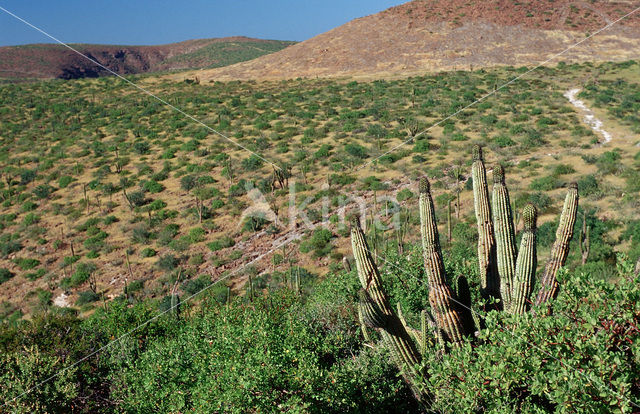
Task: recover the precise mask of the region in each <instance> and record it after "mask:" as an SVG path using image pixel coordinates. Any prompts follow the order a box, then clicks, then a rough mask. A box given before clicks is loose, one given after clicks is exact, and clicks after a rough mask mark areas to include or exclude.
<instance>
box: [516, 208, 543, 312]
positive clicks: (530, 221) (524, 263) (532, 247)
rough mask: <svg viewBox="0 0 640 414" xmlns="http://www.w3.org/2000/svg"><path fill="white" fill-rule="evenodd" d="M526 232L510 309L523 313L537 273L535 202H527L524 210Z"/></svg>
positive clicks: (519, 254)
mask: <svg viewBox="0 0 640 414" xmlns="http://www.w3.org/2000/svg"><path fill="white" fill-rule="evenodd" d="M522 219H523V221H524V232H523V233H522V241H521V242H520V250H519V252H518V260H517V262H516V273H515V277H514V280H513V292H512V302H511V306H510V307H509V311H510V312H511V313H514V314H523V313H524V312H525V311H526V309H527V305H528V303H529V302H530V300H529V298H530V296H531V291H532V289H533V280H534V278H535V274H536V265H537V256H536V227H537V220H538V212H537V211H536V208H535V206H534V205H533V204H527V205H526V206H525V207H524V210H523V211H522Z"/></svg>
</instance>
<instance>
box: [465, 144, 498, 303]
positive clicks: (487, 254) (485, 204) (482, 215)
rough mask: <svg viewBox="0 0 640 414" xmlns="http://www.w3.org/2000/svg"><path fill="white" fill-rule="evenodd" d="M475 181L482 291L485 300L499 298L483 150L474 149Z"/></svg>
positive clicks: (472, 173)
mask: <svg viewBox="0 0 640 414" xmlns="http://www.w3.org/2000/svg"><path fill="white" fill-rule="evenodd" d="M471 177H472V180H473V205H474V210H475V212H476V221H477V225H478V265H479V266H480V289H481V292H480V293H481V294H482V296H483V297H484V298H490V297H494V298H499V297H500V288H499V284H500V282H499V278H498V274H497V273H498V272H497V266H496V241H495V236H494V233H493V221H492V219H491V207H490V206H489V190H488V187H487V171H486V169H485V166H484V159H483V156H482V148H481V147H480V146H478V145H476V146H475V147H474V148H473V164H472V165H471Z"/></svg>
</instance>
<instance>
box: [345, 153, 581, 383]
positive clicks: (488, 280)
mask: <svg viewBox="0 0 640 414" xmlns="http://www.w3.org/2000/svg"><path fill="white" fill-rule="evenodd" d="M472 175H473V192H474V205H475V210H476V219H477V227H478V236H479V237H478V238H479V240H478V264H479V267H480V272H479V273H480V287H481V293H482V295H483V297H484V298H495V299H499V301H498V304H500V303H501V304H502V308H503V309H504V310H505V311H508V312H510V313H514V314H522V313H524V312H526V310H527V308H528V306H529V304H530V303H531V294H532V289H533V286H534V281H535V274H536V264H537V258H536V226H537V211H536V208H535V207H534V206H533V205H532V204H528V205H527V206H525V208H524V210H523V212H522V218H523V221H524V232H523V235H522V241H521V245H520V249H519V251H518V252H517V253H516V241H515V231H514V224H513V214H512V211H511V204H510V201H509V193H508V190H507V187H506V184H505V178H504V175H505V173H504V169H503V168H502V167H501V166H497V167H496V168H495V169H494V180H493V181H494V188H493V209H491V205H490V203H489V191H488V187H487V181H486V171H485V166H484V161H483V159H482V150H481V149H480V148H479V147H477V148H476V149H475V150H474V162H473V167H472ZM419 191H420V199H419V210H420V233H421V240H422V251H423V259H424V266H425V271H426V275H427V283H428V287H429V304H430V306H431V312H432V314H433V318H430V319H433V320H434V321H435V327H434V328H435V329H434V330H435V335H436V336H437V338H438V341H439V342H441V343H444V342H447V343H449V344H451V345H453V346H459V345H461V344H462V343H463V342H464V338H465V336H468V335H470V334H471V333H473V332H474V330H475V329H474V328H479V327H480V326H479V325H480V324H481V323H482V321H480V320H479V319H478V318H476V315H477V314H475V313H474V312H473V311H472V309H471V295H470V293H469V286H468V283H467V279H466V277H464V276H458V278H457V283H456V287H457V293H455V292H454V291H453V289H451V287H450V286H449V285H448V284H447V279H448V278H447V275H446V273H445V267H444V263H443V259H442V251H441V248H440V239H439V235H438V227H437V224H436V218H435V211H434V206H433V199H432V197H431V189H430V186H429V181H428V180H427V179H426V178H424V179H421V180H420V188H419ZM577 206H578V189H577V186H576V185H575V184H572V185H571V186H570V188H569V192H568V194H567V197H566V199H565V203H564V208H563V210H562V214H561V217H560V224H559V225H558V230H557V232H556V242H555V244H554V246H553V249H552V252H551V258H550V259H549V263H548V264H547V266H546V269H545V273H544V276H543V278H542V289H541V291H540V293H539V294H538V299H537V302H538V303H542V302H544V301H546V300H548V299H549V298H551V297H553V296H555V295H556V294H557V291H558V283H557V281H556V274H557V272H558V269H559V268H560V267H561V266H563V265H564V264H565V261H566V258H567V254H568V249H569V242H570V240H571V237H572V236H573V226H574V224H575V219H576V214H577ZM494 231H495V234H494ZM351 243H352V249H353V255H354V257H355V261H356V267H357V271H358V277H359V278H360V283H361V285H362V288H363V290H362V292H361V297H360V304H359V316H360V320H361V322H362V324H363V325H366V326H368V327H371V328H374V329H376V330H377V331H379V332H380V333H381V335H382V340H383V344H384V345H385V346H387V347H388V348H389V350H390V351H391V354H392V355H393V356H394V360H395V361H396V362H397V364H398V366H399V367H400V368H401V370H402V373H403V375H404V377H405V378H406V379H407V380H409V383H410V384H411V385H412V387H413V389H414V392H416V393H417V394H420V393H421V392H424V390H425V386H424V384H425V383H424V378H425V377H424V373H421V372H418V371H417V368H416V367H417V366H418V364H419V362H420V357H421V355H420V352H418V350H417V347H416V345H415V343H414V338H415V341H417V342H418V344H419V347H420V349H421V351H422V352H424V350H425V349H426V342H427V339H426V336H427V328H426V322H425V321H426V320H427V317H426V316H427V312H426V311H424V312H423V314H422V326H421V329H420V330H416V329H413V328H411V327H409V326H407V325H406V321H405V320H404V317H402V313H401V310H400V308H398V313H396V312H394V311H393V309H392V307H391V306H390V304H389V300H388V298H387V296H386V295H385V292H384V291H383V289H382V280H381V278H380V273H379V272H378V269H377V267H376V265H375V263H374V261H373V258H372V254H371V251H370V250H369V247H368V246H367V242H366V240H365V236H364V233H363V231H362V229H361V228H360V224H359V222H356V223H355V224H354V225H353V226H352V229H351ZM497 307H500V306H497ZM432 342H435V341H432ZM416 381H417V382H416Z"/></svg>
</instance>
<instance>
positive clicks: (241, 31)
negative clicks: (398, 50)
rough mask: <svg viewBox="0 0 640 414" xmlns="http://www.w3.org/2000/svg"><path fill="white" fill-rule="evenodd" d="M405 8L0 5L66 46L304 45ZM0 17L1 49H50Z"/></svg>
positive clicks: (348, 3) (378, 2) (85, 2)
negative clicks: (241, 40) (212, 41)
mask: <svg viewBox="0 0 640 414" xmlns="http://www.w3.org/2000/svg"><path fill="white" fill-rule="evenodd" d="M404 2H405V1H403V0H342V1H340V0H322V1H320V0H275V1H268V0H227V1H211V0H210V1H206V0H187V1H167V0H153V1H151V0H144V1H136V0H129V1H125V0H110V1H105V0H61V1H51V0H46V1H45V0H0V6H2V7H3V8H5V9H7V10H9V11H11V12H12V13H14V14H16V15H18V16H20V17H21V18H23V19H24V20H26V21H28V22H30V23H31V24H33V25H35V26H38V27H40V28H41V29H43V30H44V31H46V32H48V33H50V34H51V35H52V36H54V37H57V38H58V39H60V40H62V41H63V42H67V43H105V44H127V45H141V44H162V43H172V42H177V41H181V40H187V39H195V38H207V37H225V36H236V35H238V36H240V35H242V36H249V37H258V38H264V39H278V40H305V39H308V38H310V37H313V36H315V35H317V34H320V33H322V32H326V31H327V30H330V29H332V28H334V27H336V26H339V25H341V24H344V23H346V22H348V21H349V20H352V19H354V18H356V17H362V16H366V15H369V14H373V13H377V12H379V11H381V10H384V9H386V8H388V7H391V6H394V5H398V4H401V3H404ZM51 42H52V41H51V40H50V39H48V38H46V37H45V36H44V35H43V34H41V33H38V32H37V31H35V30H34V29H32V28H30V27H28V26H27V25H25V24H24V23H22V22H19V21H18V20H16V19H14V18H13V17H11V16H9V15H8V14H6V13H5V12H3V11H2V10H0V46H6V45H17V44H26V43H51Z"/></svg>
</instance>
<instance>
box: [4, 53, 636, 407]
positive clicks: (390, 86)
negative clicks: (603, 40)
mask: <svg viewBox="0 0 640 414" xmlns="http://www.w3.org/2000/svg"><path fill="white" fill-rule="evenodd" d="M527 70H528V69H527V68H526V67H518V68H515V67H502V68H493V69H478V70H474V71H453V72H441V73H436V74H424V75H422V76H416V77H410V78H406V79H379V80H373V81H366V82H365V81H354V80H352V79H295V80H288V81H261V82H259V81H246V82H244V81H243V82H239V81H231V82H202V81H200V82H196V81H195V79H192V78H188V79H186V80H185V81H181V82H175V81H173V80H170V79H167V78H163V77H156V76H135V77H132V78H131V79H132V80H133V81H135V82H136V83H138V84H140V85H143V86H144V87H145V88H147V89H148V90H150V91H152V92H153V93H154V94H156V95H158V96H160V97H162V98H163V99H165V100H166V101H167V102H169V103H170V104H172V105H175V106H177V107H179V108H181V109H182V110H184V111H185V112H187V113H189V114H191V115H193V116H194V117H196V118H197V119H199V120H201V121H203V122H204V123H205V124H207V125H209V126H211V127H212V128H214V129H215V130H216V131H218V132H219V133H220V134H222V135H224V136H225V137H226V138H225V137H221V136H220V134H216V133H213V132H212V131H210V130H209V129H207V128H205V127H203V126H202V125H198V124H197V123H194V122H191V121H189V120H188V119H187V118H185V117H184V116H183V115H181V114H180V113H177V112H175V111H173V110H172V109H171V108H170V107H168V106H166V105H163V104H161V103H160V102H158V101H156V100H154V99H152V98H151V97H147V96H144V95H141V94H139V93H136V92H135V90H133V89H132V88H131V87H130V86H129V85H128V84H127V83H125V82H123V81H121V80H118V79H114V78H100V79H87V80H77V81H57V80H54V81H40V82H30V83H20V84H11V83H7V84H1V85H0V96H2V97H3V99H2V101H1V102H0V140H1V143H2V145H1V148H0V167H1V173H2V177H1V178H2V179H1V180H0V202H1V203H2V213H1V214H0V231H1V233H0V319H1V320H2V324H1V325H0V349H1V350H2V353H1V356H0V376H3V381H2V383H3V384H6V385H3V387H1V388H0V395H1V396H2V400H3V401H9V402H10V403H9V404H10V405H9V407H10V408H11V410H13V411H14V412H33V411H42V412H60V411H70V410H77V411H78V412H121V411H124V412H186V411H195V412H247V411H255V412H258V411H274V410H277V411H291V412H328V411H331V412H345V411H346V412H407V411H418V412H419V411H420V410H423V411H425V410H426V411H429V410H435V411H447V410H452V411H454V412H469V411H478V410H480V411H481V410H486V411H492V410H494V411H500V410H502V411H504V410H511V411H522V412H546V411H554V410H555V411H569V412H570V411H599V412H606V411H608V410H617V411H619V412H629V411H630V410H632V407H633V406H634V404H636V403H638V401H637V400H638V392H639V388H638V387H639V386H640V378H638V375H639V374H640V371H639V370H638V368H637V361H638V358H639V355H640V354H639V353H638V351H639V349H638V347H637V337H638V329H637V327H636V326H637V323H638V319H639V318H640V311H639V310H638V305H637V303H638V301H637V296H638V293H639V291H638V287H637V282H638V280H637V278H638V274H637V272H635V273H634V264H635V263H636V261H637V260H638V259H639V257H640V248H639V247H638V242H637V241H638V240H639V239H640V224H639V223H640V213H639V211H640V210H639V208H638V207H640V205H639V204H638V195H639V193H640V184H639V183H640V147H639V146H638V145H639V144H640V138H639V136H638V128H639V127H640V118H638V110H639V109H640V106H639V105H640V95H639V94H640V92H639V91H640V84H638V75H640V64H639V63H638V62H636V61H627V62H617V63H610V62H605V63H582V64H559V65H557V66H555V67H543V68H540V69H538V70H537V71H536V72H535V76H534V75H531V76H529V77H524V78H522V79H520V80H518V81H516V82H513V83H511V84H510V85H508V86H507V87H505V88H503V89H502V90H500V91H499V92H498V93H497V94H496V95H495V96H492V97H489V98H487V99H484V100H482V101H480V102H477V103H475V104H474V105H473V106H471V107H469V108H467V109H463V108H465V107H466V106H467V105H469V104H472V103H474V102H476V101H477V100H478V99H479V98H481V97H483V96H484V95H486V94H487V93H490V92H492V91H493V90H495V88H497V87H498V86H500V85H502V84H504V83H506V82H507V81H509V80H510V79H512V78H513V77H515V76H518V75H519V74H522V73H524V72H526V71H527ZM576 87H579V88H581V90H582V91H581V92H580V94H579V95H578V96H579V98H580V99H582V100H584V101H585V103H587V104H588V105H589V107H590V108H591V109H592V110H593V111H594V113H595V114H597V116H598V117H599V119H601V120H603V122H604V125H605V128H606V129H607V131H610V133H611V134H612V136H613V139H612V140H611V142H609V143H607V144H605V145H603V144H602V143H601V141H602V137H601V136H599V135H597V134H595V133H594V132H593V131H592V130H591V129H590V128H589V127H588V125H587V124H585V123H584V122H583V121H582V118H583V115H582V114H581V113H579V112H577V111H576V110H575V108H573V107H572V106H571V104H570V103H569V102H568V101H567V99H566V98H565V97H564V96H563V94H564V93H565V92H566V91H567V90H568V89H570V88H576ZM461 109H462V111H461V112H459V113H458V114H457V115H455V116H454V117H451V118H449V119H447V120H445V121H444V122H440V123H438V125H437V126H435V127H429V126H430V125H431V124H433V123H436V122H439V121H441V120H442V119H443V118H446V117H448V116H449V115H450V114H452V113H455V112H456V111H458V110H461ZM425 130H426V132H424V131H425ZM230 141H234V142H235V143H237V144H240V145H241V146H242V147H244V148H246V149H243V148H240V147H239V146H238V145H235V144H234V143H232V142H230ZM403 143H404V145H402V146H399V145H400V144H403ZM474 145H481V146H483V147H484V148H485V150H486V152H485V153H486V158H487V160H486V161H487V167H488V168H489V169H493V167H494V166H496V165H498V164H500V165H502V166H504V168H505V170H506V172H507V173H506V177H507V184H508V186H509V189H510V194H511V205H512V206H513V211H514V213H513V220H514V223H515V225H514V228H515V237H516V238H517V239H518V241H519V240H520V239H521V238H522V237H523V234H525V233H527V231H529V230H530V228H529V227H530V226H529V227H527V228H526V229H525V223H526V222H527V220H528V219H527V218H526V217H525V219H524V220H523V217H522V215H521V214H519V213H518V212H519V211H522V209H523V208H524V207H525V206H535V209H536V211H537V214H538V226H537V231H536V233H535V234H536V237H537V251H538V263H540V265H539V266H538V267H539V268H541V267H543V266H542V264H544V263H545V262H546V259H547V258H548V257H549V256H550V254H551V250H552V246H553V243H554V240H555V230H556V227H557V224H558V223H557V220H558V216H559V213H560V210H561V209H562V202H563V200H564V196H565V194H566V192H567V189H568V188H569V186H570V183H572V182H577V184H578V188H579V191H580V204H579V207H578V209H577V211H576V223H575V229H574V237H573V239H572V240H571V242H570V245H569V255H568V259H567V261H566V267H565V268H564V270H562V271H561V272H560V273H559V274H558V278H559V280H560V282H561V289H560V293H559V295H558V297H557V299H556V300H554V301H552V302H551V304H550V305H548V306H549V308H546V307H544V308H543V307H535V310H537V311H538V312H540V314H539V315H537V316H536V317H533V316H531V315H530V313H529V312H525V313H524V314H523V315H520V314H519V313H523V312H516V313H517V314H511V313H508V312H506V313H505V312H495V311H493V310H491V309H490V307H485V306H484V305H483V300H486V299H487V298H486V297H485V298H484V299H483V298H482V297H481V295H480V294H479V293H478V292H479V291H480V290H479V289H478V287H479V286H481V285H482V273H481V272H480V271H479V270H478V266H477V265H476V263H477V255H478V250H477V249H476V242H477V240H478V234H477V232H476V230H475V227H476V216H475V213H474V197H473V192H472V188H473V184H472V181H473V180H472V179H471V174H470V171H471V163H472V161H471V148H472V147H473V146H474ZM398 146H399V147H398ZM396 147H397V148H396ZM394 148H395V149H394ZM247 149H248V150H249V151H247ZM392 149H393V150H392ZM390 150H392V151H390ZM271 163H273V165H272V164H271ZM425 176H426V177H428V179H429V181H430V182H431V189H432V190H431V192H432V194H433V202H434V204H435V211H436V213H435V214H436V215H435V217H434V218H435V220H436V222H434V223H433V225H434V226H437V227H436V228H438V227H439V229H440V230H439V231H440V238H439V243H440V244H442V245H443V246H446V249H444V250H443V255H444V256H443V266H444V268H445V269H446V271H447V272H446V274H447V283H452V282H453V281H454V280H457V276H458V275H465V276H466V278H467V279H468V285H469V286H470V287H471V289H470V291H472V292H476V293H473V300H474V301H473V303H474V306H473V309H474V311H476V312H477V313H478V314H479V316H480V318H481V320H482V324H480V325H479V326H476V328H475V331H477V335H473V334H471V335H467V336H465V337H464V338H460V339H459V340H456V342H459V346H456V347H451V346H449V345H447V344H444V345H443V342H442V341H438V340H437V337H438V335H437V334H435V335H432V336H430V339H426V338H424V336H423V338H424V340H423V342H424V343H423V344H422V346H423V348H422V349H421V351H422V352H421V355H422V356H423V358H422V359H421V361H422V362H421V363H422V364H423V365H422V366H421V369H422V370H423V371H421V372H427V373H428V375H427V376H426V377H425V378H426V379H425V380H424V381H423V382H421V384H423V385H424V387H425V389H426V390H427V391H426V392H425V394H424V395H428V396H429V398H424V399H422V402H419V401H418V400H417V399H414V397H413V395H415V394H416V390H415V384H412V383H411V382H406V381H403V379H402V377H401V376H400V375H399V373H398V369H397V367H396V366H395V365H394V364H393V363H392V362H390V359H389V354H388V349H386V348H385V347H378V346H372V344H376V343H377V342H378V340H379V338H378V333H376V332H373V331H372V332H371V333H370V337H367V338H364V337H363V332H362V330H361V326H360V321H359V319H358V300H359V299H358V288H359V283H358V279H357V277H356V275H355V273H356V268H355V267H356V263H355V261H354V258H353V254H352V251H351V245H350V241H349V228H350V226H349V223H348V221H346V220H345V217H348V216H350V215H352V214H353V213H355V212H356V208H355V207H357V205H356V204H355V203H350V201H354V202H355V201H358V200H364V201H366V205H367V211H366V215H365V217H364V219H363V227H364V229H365V233H366V234H365V233H363V235H365V236H366V238H367V240H368V243H369V244H368V246H369V248H370V250H371V254H372V257H373V258H375V259H376V260H377V262H378V265H379V267H380V271H381V276H382V280H383V287H384V290H385V292H386V293H387V295H388V299H387V300H388V302H389V304H390V306H391V309H396V305H397V304H400V305H401V307H402V311H403V313H404V318H405V319H406V321H408V322H409V324H411V325H413V326H419V322H420V317H421V312H422V311H423V310H424V309H427V310H429V311H433V309H432V306H431V305H430V304H429V299H428V298H429V288H428V286H427V283H426V279H427V276H426V275H425V270H424V267H423V265H424V263H423V262H422V260H423V259H422V252H421V248H420V246H419V245H418V241H419V236H418V235H419V234H420V231H419V228H420V218H419V214H418V208H417V205H418V198H419V197H420V195H419V189H418V185H417V181H418V180H419V179H420V178H421V177H425ZM292 196H293V198H291V197H292ZM258 204H259V205H261V206H262V207H266V208H263V209H262V210H261V211H262V214H252V215H246V214H244V213H245V212H246V211H247V210H246V209H247V208H248V207H252V206H255V205H258ZM292 204H293V205H294V206H297V207H299V210H300V211H299V212H298V215H297V216H295V215H294V216H292V215H291V214H290V208H291V205H292ZM343 206H347V208H346V211H341V207H343ZM530 208H532V207H530ZM308 223H313V224H315V225H317V226H316V227H315V228H310V227H309V226H308ZM525 230H526V231H525ZM287 237H290V238H291V240H293V241H292V242H291V243H282V245H281V246H280V244H281V243H280V242H281V241H282V240H288V239H287ZM263 254H264V257H263V256H262V255H263ZM529 270H533V271H535V266H534V268H533V269H529ZM538 273H539V274H540V273H541V270H539V272H538ZM533 283H534V285H533V286H531V290H532V291H534V292H537V291H538V288H539V283H540V281H539V278H535V279H534V282H533ZM200 292H202V293H200ZM458 293H459V292H458ZM192 295H196V296H194V297H193V298H192ZM187 298H188V299H189V300H186V299H187ZM476 304H478V305H476ZM528 306H529V305H528V302H527V307H528ZM545 306H546V305H545ZM547 311H549V313H547ZM161 312H165V313H163V314H162V315H161V316H159V317H158V316H157V315H159V314H160V313H161ZM154 317H155V318H154ZM151 318H154V319H153V320H152V321H151V322H149V323H146V322H147V321H148V320H149V319H151ZM140 324H142V326H140ZM132 330H133V331H132ZM121 337H122V338H121ZM116 339H118V340H117V341H115V342H112V341H113V340H116ZM444 342H446V341H444ZM105 346H106V348H104V349H102V347H105ZM98 350H100V352H99V353H98V354H96V355H95V357H94V358H89V359H86V360H82V362H81V363H79V364H77V365H76V364H74V363H75V362H76V361H79V360H81V359H82V358H83V357H84V356H86V355H89V354H91V353H92V352H94V351H98ZM456 367H457V368H456ZM61 368H66V369H65V370H64V372H63V373H62V374H61V375H60V376H58V377H56V378H55V380H54V381H51V382H47V383H46V385H43V386H41V387H40V386H39V387H37V389H36V390H34V391H33V392H29V393H28V394H26V395H25V396H24V397H21V398H20V399H17V400H13V398H15V397H17V396H19V395H21V394H22V393H23V392H25V391H28V390H30V388H31V387H33V386H35V385H36V384H38V383H39V382H40V381H43V380H45V379H47V378H48V377H49V376H50V375H53V374H54V373H56V372H59V370H60V369H61ZM274 407H277V408H274Z"/></svg>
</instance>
